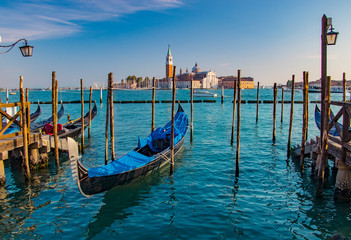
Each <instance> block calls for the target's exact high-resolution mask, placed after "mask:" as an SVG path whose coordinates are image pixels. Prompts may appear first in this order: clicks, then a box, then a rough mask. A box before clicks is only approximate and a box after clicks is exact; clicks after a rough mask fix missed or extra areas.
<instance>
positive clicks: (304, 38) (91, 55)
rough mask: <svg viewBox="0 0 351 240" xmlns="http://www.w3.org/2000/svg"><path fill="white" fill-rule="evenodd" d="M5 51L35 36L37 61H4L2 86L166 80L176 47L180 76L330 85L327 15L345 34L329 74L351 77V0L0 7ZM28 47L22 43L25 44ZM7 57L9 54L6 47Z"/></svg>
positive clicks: (99, 1)
mask: <svg viewBox="0 0 351 240" xmlns="http://www.w3.org/2000/svg"><path fill="white" fill-rule="evenodd" d="M0 1H1V4H0V22H1V24H0V35H1V37H2V42H1V43H0V44H1V45H7V44H11V43H13V42H15V41H16V40H18V39H20V38H26V39H27V40H28V41H29V44H31V45H33V46H34V53H33V57H31V58H23V57H22V56H21V53H20V51H19V50H18V47H17V46H16V47H15V48H14V49H13V50H12V51H10V52H9V53H7V54H1V55H0V83H1V85H0V87H2V88H16V87H18V82H19V76H20V75H23V77H24V87H29V88H31V87H49V86H50V85H51V72H52V71H56V78H57V80H58V81H59V87H64V86H73V87H76V86H79V81H80V79H81V78H83V80H84V83H85V86H89V85H92V84H93V83H94V82H96V83H98V84H99V85H100V84H102V83H103V82H106V81H107V75H108V73H109V72H113V73H114V80H115V81H116V82H119V81H120V80H121V79H124V78H126V77H127V76H128V75H136V76H142V77H146V76H149V77H159V78H161V77H164V76H165V57H166V53H167V47H168V44H170V45H171V51H172V55H173V60H174V64H175V65H176V66H177V70H178V71H177V72H179V69H180V68H182V69H183V71H185V69H186V68H189V69H191V68H192V67H193V66H194V64H195V62H197V63H198V65H199V67H200V68H201V69H202V70H210V69H213V70H215V71H216V72H217V76H226V75H236V73H237V70H238V69H241V71H242V76H251V77H253V78H254V79H255V83H256V82H257V81H260V84H261V85H273V83H274V82H277V83H285V82H286V81H287V80H288V79H291V75H292V74H295V75H296V81H301V80H302V72H303V71H309V76H310V81H312V80H316V79H318V78H320V71H321V70H320V51H321V50H320V49H321V46H320V34H321V33H320V31H321V30H320V29H321V18H322V16H323V14H326V15H327V16H328V17H332V18H333V26H334V28H335V30H336V31H339V32H340V34H339V38H338V42H337V45H335V46H329V47H328V75H330V76H332V79H341V78H342V73H343V72H346V77H347V78H348V79H350V78H351V69H350V67H351V60H350V59H351V45H350V44H349V43H350V42H351V16H350V10H351V1H348V0H340V1H339V0H338V1H333V2H331V1H324V0H309V1H305V0H295V1H288V0H245V1H237V0H216V1H210V0H61V1H54V0H30V1H28V0H27V1H24V0H11V1H4V0H0ZM19 46H21V44H19ZM0 50H5V49H3V48H1V49H0Z"/></svg>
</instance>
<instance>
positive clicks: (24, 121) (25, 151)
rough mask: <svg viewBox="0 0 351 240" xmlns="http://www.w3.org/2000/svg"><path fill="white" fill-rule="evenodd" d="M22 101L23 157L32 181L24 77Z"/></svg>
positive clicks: (21, 78)
mask: <svg viewBox="0 0 351 240" xmlns="http://www.w3.org/2000/svg"><path fill="white" fill-rule="evenodd" d="M20 101H21V106H22V112H21V120H22V121H21V123H22V127H23V129H22V137H23V157H24V166H25V175H26V178H27V179H30V177H31V175H30V167H29V157H28V134H27V132H28V129H27V120H28V121H29V119H26V118H27V116H26V102H25V98H24V91H23V76H20Z"/></svg>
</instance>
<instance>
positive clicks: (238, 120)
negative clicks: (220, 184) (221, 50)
mask: <svg viewBox="0 0 351 240" xmlns="http://www.w3.org/2000/svg"><path fill="white" fill-rule="evenodd" d="M240 73H241V71H240V70H238V103H237V104H238V107H237V111H238V113H237V119H236V123H237V125H236V161H235V176H236V177H239V160H240V124H241V119H240V117H241V114H240V110H241V85H240V84H241V76H240Z"/></svg>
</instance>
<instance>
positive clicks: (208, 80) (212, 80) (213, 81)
mask: <svg viewBox="0 0 351 240" xmlns="http://www.w3.org/2000/svg"><path fill="white" fill-rule="evenodd" d="M202 88H218V78H217V77H216V72H215V71H213V70H210V71H209V72H207V74H206V77H205V78H203V79H202Z"/></svg>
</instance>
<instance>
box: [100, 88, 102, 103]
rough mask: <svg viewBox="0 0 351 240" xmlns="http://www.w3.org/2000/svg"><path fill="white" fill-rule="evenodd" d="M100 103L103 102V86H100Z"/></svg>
mask: <svg viewBox="0 0 351 240" xmlns="http://www.w3.org/2000/svg"><path fill="white" fill-rule="evenodd" d="M100 103H101V104H102V87H101V88H100Z"/></svg>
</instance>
